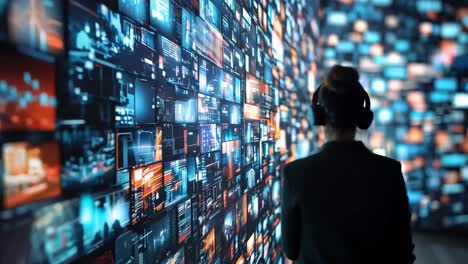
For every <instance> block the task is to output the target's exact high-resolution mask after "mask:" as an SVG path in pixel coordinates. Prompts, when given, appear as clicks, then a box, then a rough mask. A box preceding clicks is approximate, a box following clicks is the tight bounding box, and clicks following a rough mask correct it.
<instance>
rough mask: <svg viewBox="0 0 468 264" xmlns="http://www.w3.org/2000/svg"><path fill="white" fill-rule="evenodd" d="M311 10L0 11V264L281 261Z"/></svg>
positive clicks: (17, 5) (270, 1)
mask: <svg viewBox="0 0 468 264" xmlns="http://www.w3.org/2000/svg"><path fill="white" fill-rule="evenodd" d="M317 11H318V9H317V3H316V1H310V0H308V1H304V0H303V1H298V0H287V1H284V0H282V1H279V0H242V1H241V0H224V1H222V0H103V1H93V0H67V1H62V0H0V19H1V21H2V23H0V57H1V58H2V63H1V64H0V151H1V152H0V153H1V155H0V171H1V174H0V175H1V178H0V180H1V185H0V186H1V187H0V202H1V210H0V262H1V263H70V262H81V263H239V264H241V263H282V262H283V261H284V260H285V259H284V257H283V254H282V252H281V245H280V239H281V231H280V213H281V212H280V193H281V183H280V182H281V181H280V171H281V167H282V165H284V163H286V162H288V161H291V160H294V159H296V158H300V157H304V156H305V155H308V154H309V153H310V152H311V150H312V149H314V145H313V142H314V140H313V135H312V132H311V119H310V110H309V109H310V105H309V101H308V99H309V98H310V92H311V91H312V90H313V89H312V87H314V86H315V81H314V80H315V79H314V77H315V73H316V67H315V55H316V45H317V39H318V34H319V32H318V22H317V20H316V19H317Z"/></svg>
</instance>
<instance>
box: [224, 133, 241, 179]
mask: <svg viewBox="0 0 468 264" xmlns="http://www.w3.org/2000/svg"><path fill="white" fill-rule="evenodd" d="M222 153H223V177H224V178H225V179H226V180H232V179H233V178H234V177H235V175H236V174H238V173H240V172H241V164H242V158H241V153H242V151H241V141H240V140H235V141H229V142H223V143H222Z"/></svg>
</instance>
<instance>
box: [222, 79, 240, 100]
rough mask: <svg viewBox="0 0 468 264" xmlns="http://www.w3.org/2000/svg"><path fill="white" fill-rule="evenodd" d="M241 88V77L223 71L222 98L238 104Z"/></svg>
mask: <svg viewBox="0 0 468 264" xmlns="http://www.w3.org/2000/svg"><path fill="white" fill-rule="evenodd" d="M241 90H242V81H241V79H240V78H238V77H237V76H235V75H233V74H230V73H228V72H227V71H225V72H224V73H223V79H222V91H223V98H224V99H226V100H228V101H231V102H235V103H238V104H239V103H240V102H241Z"/></svg>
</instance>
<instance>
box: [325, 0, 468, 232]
mask: <svg viewBox="0 0 468 264" xmlns="http://www.w3.org/2000/svg"><path fill="white" fill-rule="evenodd" d="M320 21H321V25H322V36H321V43H322V44H323V45H321V46H323V49H322V50H321V57H320V59H318V60H317V61H318V62H320V67H319V68H320V69H321V70H323V71H325V70H326V69H327V68H328V67H331V66H332V65H333V64H335V63H337V62H338V63H343V64H349V65H353V66H356V67H358V69H359V71H360V73H361V83H363V85H364V87H365V88H366V89H367V90H368V91H369V93H370V95H371V99H372V107H373V110H374V113H375V120H374V124H373V126H372V128H371V130H370V132H369V133H367V134H365V135H364V136H363V139H364V140H365V141H366V142H367V144H368V146H369V147H370V148H371V149H373V150H374V152H376V153H379V154H384V155H389V156H391V157H394V158H396V159H398V160H400V161H401V162H402V168H403V173H404V176H405V179H406V185H407V189H408V197H409V200H410V205H411V209H412V212H413V215H412V219H413V221H414V223H415V227H418V228H422V229H463V230H464V231H467V230H468V7H467V6H466V1H447V0H446V1H442V0H415V1H402V0H393V1H392V0H366V1H362V0H355V1H345V0H340V1H327V6H326V7H325V9H324V10H323V16H322V17H321V19H320Z"/></svg>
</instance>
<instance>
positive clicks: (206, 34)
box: [194, 17, 223, 67]
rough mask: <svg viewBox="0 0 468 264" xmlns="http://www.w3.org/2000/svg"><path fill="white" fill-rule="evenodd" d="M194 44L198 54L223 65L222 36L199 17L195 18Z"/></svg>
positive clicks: (220, 65) (217, 64)
mask: <svg viewBox="0 0 468 264" xmlns="http://www.w3.org/2000/svg"><path fill="white" fill-rule="evenodd" d="M194 45H195V51H197V52H198V54H200V55H203V56H205V57H207V58H208V59H209V60H211V61H212V62H213V63H214V64H215V65H216V66H218V67H222V66H223V36H222V35H221V33H219V32H218V31H217V30H216V29H215V28H213V27H212V26H210V25H209V24H207V23H206V22H205V21H204V20H203V19H201V18H200V17H196V18H195V28H194Z"/></svg>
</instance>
